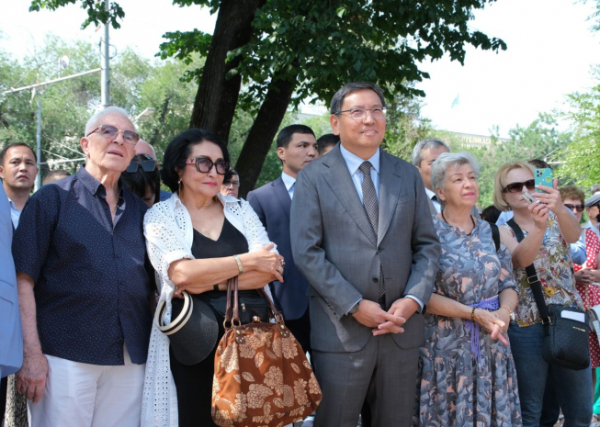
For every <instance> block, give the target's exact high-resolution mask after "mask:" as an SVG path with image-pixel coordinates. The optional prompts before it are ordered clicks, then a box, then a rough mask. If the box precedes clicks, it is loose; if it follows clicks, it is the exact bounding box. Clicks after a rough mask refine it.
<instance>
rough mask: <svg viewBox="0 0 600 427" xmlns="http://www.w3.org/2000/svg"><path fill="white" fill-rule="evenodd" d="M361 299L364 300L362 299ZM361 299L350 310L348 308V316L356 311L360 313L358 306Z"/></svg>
mask: <svg viewBox="0 0 600 427" xmlns="http://www.w3.org/2000/svg"><path fill="white" fill-rule="evenodd" d="M360 301H362V299H361V300H360ZM360 301H358V302H357V303H356V304H354V305H353V306H352V308H351V309H350V310H348V316H353V315H355V314H356V313H358V306H359V305H360Z"/></svg>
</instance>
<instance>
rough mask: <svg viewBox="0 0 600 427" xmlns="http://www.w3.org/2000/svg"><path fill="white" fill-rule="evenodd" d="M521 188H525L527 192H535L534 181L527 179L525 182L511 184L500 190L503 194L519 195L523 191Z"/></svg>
mask: <svg viewBox="0 0 600 427" xmlns="http://www.w3.org/2000/svg"><path fill="white" fill-rule="evenodd" d="M523 186H525V187H527V189H528V190H535V180H534V179H528V180H527V181H525V182H511V183H510V184H508V185H507V186H506V187H504V188H503V189H502V192H503V193H520V192H521V191H523Z"/></svg>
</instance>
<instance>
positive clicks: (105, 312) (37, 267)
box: [12, 168, 154, 365]
mask: <svg viewBox="0 0 600 427" xmlns="http://www.w3.org/2000/svg"><path fill="white" fill-rule="evenodd" d="M119 186H120V188H121V190H120V192H119V202H118V205H117V206H118V208H117V211H116V215H115V220H114V223H113V221H112V218H111V215H110V208H109V206H108V204H107V202H106V190H105V188H104V186H103V185H102V184H101V183H100V182H99V181H98V180H96V179H95V178H94V177H92V176H91V175H90V174H89V173H88V172H87V171H86V170H85V168H81V169H79V171H78V172H77V174H76V175H73V176H70V177H67V178H64V179H61V180H59V181H56V182H54V183H51V184H48V185H45V186H43V187H42V188H41V189H40V190H39V191H37V192H36V193H35V194H34V195H33V196H31V198H30V199H29V201H28V202H27V204H26V205H25V208H24V209H23V214H22V215H21V219H20V222H19V227H17V231H16V233H15V236H14V239H13V245H12V251H13V256H14V258H15V266H16V269H17V271H18V272H23V273H26V274H28V275H30V276H31V277H32V278H33V281H34V283H35V288H34V293H35V302H36V309H37V326H38V330H39V336H40V341H41V344H42V351H43V352H44V353H45V354H49V355H51V356H56V357H60V358H63V359H68V360H72V361H75V362H82V363H88V364H94V365H122V364H123V363H124V358H123V342H125V343H126V344H127V350H128V351H129V354H130V356H131V360H132V361H133V363H138V364H141V363H146V356H147V354H148V344H149V341H150V328H151V327H152V314H151V312H150V302H151V299H152V295H153V289H154V273H152V270H151V267H150V263H149V262H148V260H147V257H146V242H145V240H144V232H143V229H142V221H143V218H144V214H145V212H146V210H147V209H148V207H147V206H146V204H145V203H144V202H143V201H142V200H141V199H140V198H138V197H136V196H134V195H133V194H132V193H130V192H129V190H127V189H126V188H124V186H123V185H122V183H119Z"/></svg>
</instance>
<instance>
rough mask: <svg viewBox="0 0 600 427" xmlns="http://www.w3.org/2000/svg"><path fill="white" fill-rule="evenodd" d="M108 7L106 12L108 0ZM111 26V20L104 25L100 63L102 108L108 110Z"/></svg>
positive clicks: (106, 1)
mask: <svg viewBox="0 0 600 427" xmlns="http://www.w3.org/2000/svg"><path fill="white" fill-rule="evenodd" d="M104 4H105V6H106V11H107V12H109V11H110V5H109V3H108V0H105V2H104ZM109 26H110V19H109V20H108V21H107V22H106V24H104V40H103V42H104V45H102V42H101V44H100V63H101V66H102V87H101V96H102V107H103V108H106V107H108V106H109V105H110V96H109V89H110V58H109V47H110V46H109V40H108V27H109Z"/></svg>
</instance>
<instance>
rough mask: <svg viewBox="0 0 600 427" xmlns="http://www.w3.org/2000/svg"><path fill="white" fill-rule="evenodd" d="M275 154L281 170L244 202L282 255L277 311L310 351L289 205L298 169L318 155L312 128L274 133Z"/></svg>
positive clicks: (275, 292) (276, 288) (304, 283)
mask: <svg viewBox="0 0 600 427" xmlns="http://www.w3.org/2000/svg"><path fill="white" fill-rule="evenodd" d="M277 155H278V156H279V158H280V159H281V163H282V165H283V171H282V173H281V176H280V177H279V178H277V179H276V180H275V181H272V182H269V183H268V184H265V185H263V186H262V187H260V188H258V189H256V190H254V191H251V192H250V193H248V202H250V205H251V206H252V207H253V208H254V210H255V211H256V214H257V215H258V217H259V218H260V220H261V221H262V223H263V225H264V226H265V228H266V229H267V233H268V234H269V239H270V240H271V241H272V242H275V243H276V244H277V250H278V251H279V253H280V254H281V255H283V257H284V258H285V272H284V273H283V280H284V283H279V282H278V281H275V282H273V283H272V290H273V296H274V298H275V304H276V306H277V309H278V310H281V311H282V312H283V316H284V318H285V321H286V325H287V326H288V327H289V328H290V331H292V333H293V334H294V336H295V337H296V339H297V340H298V342H300V345H302V349H303V350H304V351H309V350H310V317H309V314H308V297H307V296H306V290H307V289H308V283H307V281H306V279H305V278H304V276H303V275H302V273H300V271H298V268H297V267H296V265H295V264H294V257H293V256H292V248H291V244H290V206H291V204H292V198H293V197H294V189H295V185H296V176H297V175H298V172H300V170H301V169H302V168H304V167H305V166H306V165H308V164H309V163H310V162H312V161H313V160H314V159H316V158H317V157H318V155H319V154H318V151H317V140H316V139H315V134H314V133H313V131H312V129H311V128H309V127H308V126H304V125H290V126H287V127H285V128H283V129H281V131H280V132H279V134H278V135H277Z"/></svg>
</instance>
